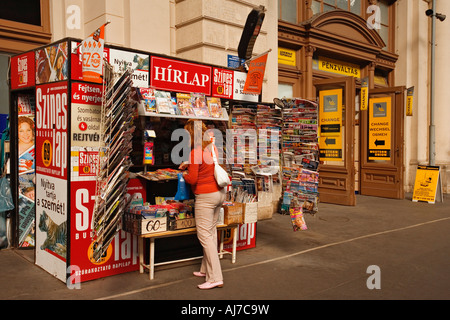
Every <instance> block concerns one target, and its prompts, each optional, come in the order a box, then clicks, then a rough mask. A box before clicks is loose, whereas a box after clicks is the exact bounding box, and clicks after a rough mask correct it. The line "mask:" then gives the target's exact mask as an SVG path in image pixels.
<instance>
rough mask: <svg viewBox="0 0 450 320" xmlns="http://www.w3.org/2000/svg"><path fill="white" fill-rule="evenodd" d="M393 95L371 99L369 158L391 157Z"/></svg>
mask: <svg viewBox="0 0 450 320" xmlns="http://www.w3.org/2000/svg"><path fill="white" fill-rule="evenodd" d="M391 123H392V121H391V97H381V98H372V99H369V152H368V156H369V160H390V159H391V135H392V126H391Z"/></svg>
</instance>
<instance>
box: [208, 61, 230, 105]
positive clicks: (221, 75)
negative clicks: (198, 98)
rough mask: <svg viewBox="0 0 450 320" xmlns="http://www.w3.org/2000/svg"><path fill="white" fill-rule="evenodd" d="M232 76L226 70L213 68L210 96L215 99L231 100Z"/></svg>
mask: <svg viewBox="0 0 450 320" xmlns="http://www.w3.org/2000/svg"><path fill="white" fill-rule="evenodd" d="M233 74H234V72H233V71H231V70H226V69H219V68H213V81H212V94H211V95H212V96H213V97H217V98H224V99H232V98H233V83H234V79H233Z"/></svg>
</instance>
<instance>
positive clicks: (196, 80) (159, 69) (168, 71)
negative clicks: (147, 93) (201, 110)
mask: <svg viewBox="0 0 450 320" xmlns="http://www.w3.org/2000/svg"><path fill="white" fill-rule="evenodd" d="M211 69H212V68H211V67H210V66H205V65H201V64H196V63H191V62H184V61H178V60H173V59H167V58H161V57H151V77H150V86H151V87H153V88H155V89H160V90H168V91H176V92H186V93H191V92H196V93H204V94H205V95H207V96H210V95H211V71H212V70H211Z"/></svg>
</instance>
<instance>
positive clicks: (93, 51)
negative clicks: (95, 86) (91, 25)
mask: <svg viewBox="0 0 450 320" xmlns="http://www.w3.org/2000/svg"><path fill="white" fill-rule="evenodd" d="M104 46H105V25H102V26H101V27H100V28H98V29H97V30H95V32H93V33H92V34H91V35H90V36H89V37H87V38H86V39H84V40H83V41H82V42H81V52H82V60H83V66H82V70H83V72H82V74H83V80H84V81H90V82H96V83H102V74H103V48H104Z"/></svg>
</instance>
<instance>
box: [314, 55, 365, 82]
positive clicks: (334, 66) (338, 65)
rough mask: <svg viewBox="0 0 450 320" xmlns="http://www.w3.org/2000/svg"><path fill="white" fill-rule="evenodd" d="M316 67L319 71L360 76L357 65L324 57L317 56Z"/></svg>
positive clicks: (359, 69)
mask: <svg viewBox="0 0 450 320" xmlns="http://www.w3.org/2000/svg"><path fill="white" fill-rule="evenodd" d="M318 69H319V70H321V71H326V72H332V73H337V74H341V75H344V76H352V77H355V78H361V68H360V67H359V66H358V65H356V64H353V63H348V62H345V61H339V60H334V59H330V58H326V57H321V56H319V61H318Z"/></svg>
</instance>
